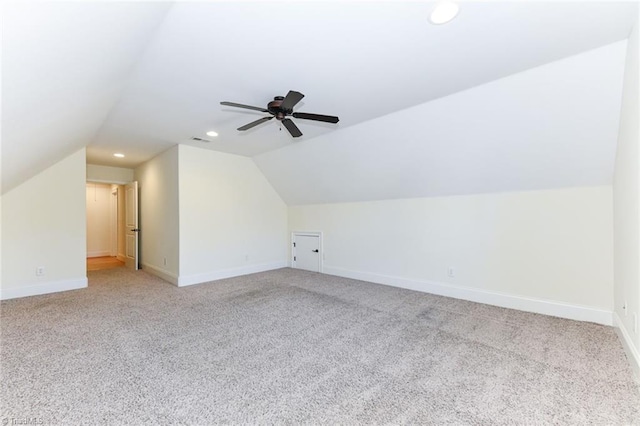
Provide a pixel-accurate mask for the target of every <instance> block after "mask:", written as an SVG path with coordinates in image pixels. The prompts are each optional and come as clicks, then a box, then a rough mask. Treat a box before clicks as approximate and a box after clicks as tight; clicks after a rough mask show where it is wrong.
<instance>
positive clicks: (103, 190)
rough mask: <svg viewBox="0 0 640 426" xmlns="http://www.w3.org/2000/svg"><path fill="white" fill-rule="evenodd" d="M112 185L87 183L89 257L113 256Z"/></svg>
mask: <svg viewBox="0 0 640 426" xmlns="http://www.w3.org/2000/svg"><path fill="white" fill-rule="evenodd" d="M111 197H112V195H111V185H108V184H103V183H87V257H98V256H110V255H111V235H112V232H113V231H114V230H112V229H111V227H112V224H111V202H112V200H111Z"/></svg>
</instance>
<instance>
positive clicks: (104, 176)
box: [87, 164, 133, 184]
mask: <svg viewBox="0 0 640 426" xmlns="http://www.w3.org/2000/svg"><path fill="white" fill-rule="evenodd" d="M87 180H88V181H89V182H104V183H119V184H125V183H129V182H131V181H132V180H133V169H128V168H125V167H110V166H99V165H96V164H87Z"/></svg>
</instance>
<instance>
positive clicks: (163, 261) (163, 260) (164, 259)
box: [162, 257, 167, 266]
mask: <svg viewBox="0 0 640 426" xmlns="http://www.w3.org/2000/svg"><path fill="white" fill-rule="evenodd" d="M162 264H163V265H164V266H167V258H166V257H163V258H162Z"/></svg>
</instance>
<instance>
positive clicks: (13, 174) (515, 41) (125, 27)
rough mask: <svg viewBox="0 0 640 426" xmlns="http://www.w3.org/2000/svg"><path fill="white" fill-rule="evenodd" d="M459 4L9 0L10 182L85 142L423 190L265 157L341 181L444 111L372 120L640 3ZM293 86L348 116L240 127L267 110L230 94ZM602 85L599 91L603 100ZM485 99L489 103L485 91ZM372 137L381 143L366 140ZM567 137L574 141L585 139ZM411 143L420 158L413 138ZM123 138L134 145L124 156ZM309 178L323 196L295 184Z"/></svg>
mask: <svg viewBox="0 0 640 426" xmlns="http://www.w3.org/2000/svg"><path fill="white" fill-rule="evenodd" d="M459 3H460V4H461V12H460V15H459V16H458V17H457V18H456V19H455V20H454V21H452V22H451V23H449V24H447V25H440V26H434V25H431V24H429V22H428V16H429V13H430V11H431V10H432V8H433V6H434V4H435V2H421V1H417V2H416V1H389V2H376V1H371V2H362V1H357V2H356V1H354V2H349V1H340V2H337V1H334V2H306V1H298V2H287V1H285V2H272V1H262V2H244V1H233V2H184V3H176V4H173V5H170V4H168V3H149V2H139V3H137V2H123V3H121V2H113V3H112V2H104V3H103V2H74V3H36V4H27V3H19V4H18V5H14V6H13V7H10V8H7V10H5V12H4V15H5V16H4V20H3V24H4V28H3V52H2V53H3V58H2V59H3V89H5V90H3V99H2V102H3V112H4V114H3V129H2V136H3V150H2V151H3V152H2V154H3V158H2V165H3V170H2V177H3V183H2V187H3V192H5V191H6V190H7V189H8V188H11V187H13V186H15V185H17V184H18V183H19V182H21V181H23V180H24V179H26V178H28V177H29V176H31V175H33V174H35V173H37V172H38V171H39V170H42V169H43V168H45V167H46V166H48V165H50V164H53V163H54V162H55V161H57V160H59V159H60V158H63V157H64V156H65V155H68V154H69V153H70V152H73V151H74V150H76V149H78V148H79V147H81V146H84V145H88V148H87V157H88V162H90V163H92V164H103V165H111V166H121V167H135V166H137V165H138V164H140V163H141V162H144V161H146V160H148V159H150V158H151V157H153V156H154V155H156V154H158V153H159V152H161V151H164V150H165V149H167V148H168V147H170V146H173V145H175V144H177V143H188V144H191V145H194V146H198V147H201V148H204V149H213V150H219V151H224V152H230V153H235V154H240V155H247V156H256V155H258V156H259V157H256V161H257V162H258V164H259V165H260V166H261V168H262V169H263V171H264V172H265V173H266V174H267V176H268V178H269V179H270V180H271V181H272V183H273V184H274V186H276V189H277V190H278V191H279V192H281V194H283V197H284V198H285V199H287V200H288V202H290V203H301V202H316V201H318V200H324V201H330V200H342V199H365V198H366V199H371V198H372V197H373V198H378V197H380V196H383V195H384V196H386V195H387V194H391V193H393V194H395V195H394V196H393V197H392V198H395V197H397V196H398V194H402V196H412V195H411V194H413V196H418V195H419V194H418V193H414V192H413V191H409V192H410V193H407V191H404V192H402V191H401V192H395V190H392V189H390V190H389V191H382V192H380V193H379V194H378V195H375V196H374V195H372V194H368V195H366V196H365V195H363V194H364V193H358V194H351V195H349V194H346V193H341V192H340V191H339V190H338V189H335V191H336V192H335V194H334V195H333V196H329V194H328V191H329V190H326V191H324V192H323V189H322V188H323V186H329V185H331V184H332V182H333V181H332V178H331V177H326V176H325V177H326V179H325V178H322V179H320V178H319V180H318V181H306V183H304V184H303V183H302V182H300V183H299V185H300V186H301V188H302V187H303V186H304V188H302V189H299V190H297V191H298V192H297V193H296V191H292V190H291V189H290V188H288V187H287V186H286V185H285V184H283V183H282V182H287V181H289V180H295V179H298V177H297V175H295V174H291V175H288V176H285V174H276V173H273V172H272V171H270V170H272V169H273V167H274V164H279V166H278V167H283V166H287V167H288V164H286V162H285V163H283V161H284V159H285V158H289V157H290V156H291V158H290V161H294V162H296V163H303V162H304V161H306V160H307V158H305V156H306V155H310V153H311V151H313V150H318V154H317V155H318V156H319V158H324V157H327V158H334V160H335V161H337V162H339V163H340V162H343V163H345V166H344V168H345V170H349V173H350V174H345V175H343V179H347V178H348V177H349V176H353V170H354V169H349V167H348V164H347V163H348V162H349V161H351V160H353V161H355V160H356V159H357V161H358V164H361V163H362V162H363V161H365V159H367V158H370V157H371V161H372V162H371V163H370V164H371V165H370V167H371V168H373V169H377V168H378V167H377V166H376V163H375V162H374V159H373V157H375V156H376V155H377V154H375V151H377V150H380V149H383V151H384V150H386V151H391V152H392V153H396V151H394V150H393V149H394V147H396V148H397V147H399V145H398V140H403V139H407V138H408V139H411V140H418V139H423V138H425V137H426V136H423V137H420V136H419V135H420V134H424V135H427V134H429V132H435V131H436V130H434V127H437V126H440V124H439V123H438V120H434V119H431V121H429V119H428V118H427V115H425V113H424V112H422V113H418V114H417V115H409V116H407V117H406V119H402V120H395V121H393V122H392V123H393V127H392V128H390V127H388V126H383V125H381V126H383V127H385V131H386V133H382V134H385V135H386V136H384V137H381V136H376V137H375V138H374V137H373V136H372V134H371V132H370V130H367V129H369V127H368V126H369V125H370V124H371V123H375V121H371V120H375V119H378V120H382V121H381V123H388V120H389V118H388V117H390V116H393V114H395V113H397V112H398V111H404V110H405V109H407V108H409V110H407V111H410V108H411V107H416V106H418V107H416V108H419V109H420V111H422V109H424V108H433V107H427V105H428V104H427V102H429V101H433V100H434V99H439V98H443V97H444V96H447V95H450V94H452V93H457V92H461V91H463V90H466V89H469V88H471V87H474V86H478V85H481V84H484V83H487V82H490V81H493V80H496V79H499V78H502V77H505V76H508V75H511V74H514V73H517V72H520V71H524V70H526V69H530V68H532V67H536V66H539V65H542V64H546V63H549V62H552V61H555V60H558V59H561V58H564V57H567V56H569V55H574V54H576V53H580V52H585V51H587V50H590V49H594V48H597V47H601V46H605V45H608V44H610V43H614V42H616V41H619V40H624V39H626V37H627V36H628V34H629V32H630V29H631V28H632V26H633V17H634V16H635V15H634V14H633V13H631V11H632V10H633V9H634V8H635V7H636V5H635V4H633V3H628V2H619V3H618V2H590V1H589V2H575V1H572V2H459ZM614 56H615V55H614ZM619 59H620V58H619V57H616V58H615V60H614V62H615V61H618V62H619ZM618 62H615V63H616V64H617V63H618ZM609 76H610V75H609V74H607V77H609ZM615 82H616V81H612V83H613V84H615ZM603 86H605V85H603ZM290 89H293V90H298V91H300V92H302V93H304V94H305V95H306V97H305V98H304V99H303V101H302V102H301V103H300V105H299V107H298V108H297V109H298V110H302V111H307V112H316V113H324V114H333V115H338V116H340V123H339V124H338V125H330V124H324V123H315V122H310V121H303V120H298V125H299V127H300V128H301V130H302V131H303V132H304V136H303V137H302V138H299V139H296V140H293V139H292V138H291V137H290V136H289V135H288V133H287V132H286V131H279V129H278V123H277V122H275V120H273V121H271V122H269V123H267V124H264V125H261V126H259V127H256V128H254V129H252V130H251V131H248V132H245V133H240V132H238V131H236V128H237V127H239V126H241V125H243V124H246V123H248V122H250V121H253V120H255V119H257V118H259V117H260V116H261V114H260V113H253V112H252V111H246V110H239V109H234V108H228V107H222V106H220V104H219V102H220V101H223V100H227V101H234V102H239V103H245V104H250V105H256V106H264V105H265V104H266V103H267V102H268V101H270V100H271V99H272V98H273V96H276V95H284V94H286V92H287V91H288V90H290ZM612 90H613V91H614V92H615V90H619V88H618V87H614V88H612ZM602 91H606V87H603V89H602ZM534 92H535V91H534ZM572 93H573V92H572ZM598 93H599V92H598ZM486 95H487V96H488V97H489V99H491V98H492V94H491V93H488V94H486ZM592 95H593V96H591V97H590V98H589V99H588V100H589V101H590V102H596V103H597V102H599V101H600V99H598V98H597V95H596V94H592ZM617 95H618V96H619V93H618V94H617ZM453 99H455V98H453ZM559 99H560V96H557V97H555V98H554V99H553V100H552V101H553V102H556V101H558V100H559ZM606 100H608V98H607V99H606ZM465 101H466V100H465ZM536 105H541V103H537V104H536ZM459 107H460V108H463V107H464V105H460V106H459ZM478 107H480V108H481V109H487V105H486V102H485V104H483V105H478ZM451 108H452V109H456V108H458V107H455V106H454V107H451ZM496 108H498V109H500V108H504V106H500V107H496ZM400 114H402V115H405V112H401V113H400ZM411 114H413V113H411ZM471 116H472V114H469V115H465V117H471ZM425 123H428V124H429V126H425ZM607 123H608V122H607ZM606 125H607V126H609V124H606ZM596 126H597V125H596ZM603 126H604V124H603ZM606 129H607V130H603V129H599V131H600V132H601V133H602V132H605V133H606V132H608V129H609V127H607V128H606ZM207 130H216V131H217V132H218V133H219V134H220V136H219V137H218V138H216V139H215V140H213V141H212V142H211V143H208V144H204V143H195V142H188V138H189V137H190V136H197V137H204V138H206V136H205V132H206V131H207ZM448 130H449V129H446V128H445V127H442V128H441V129H440V130H439V132H447V131H448ZM359 131H364V132H365V134H367V135H368V136H367V137H362V135H361V134H360V133H357V132H359ZM346 139H349V140H350V141H354V142H349V143H353V144H355V145H353V146H356V145H358V146H359V148H358V150H359V151H358V152H357V153H356V152H355V151H354V152H353V153H351V154H349V155H347V154H346V153H344V152H343V151H342V148H341V147H339V146H336V144H338V145H339V143H338V142H336V141H343V140H346ZM365 139H367V140H372V139H375V141H374V142H373V144H371V145H367V144H366V143H364V142H363V141H364V140H365ZM560 139H562V141H564V140H565V139H564V138H560ZM476 143H477V145H476V147H477V149H478V151H479V152H490V150H491V149H493V148H494V146H493V145H492V143H491V142H490V141H487V140H485V139H478V140H477V141H476ZM558 143H559V144H560V148H559V149H561V150H563V152H565V151H568V150H570V149H574V148H575V146H574V145H566V146H565V145H562V144H563V143H564V142H558ZM607 143H608V142H607ZM311 144H318V146H317V147H316V148H313V149H311V148H309V146H311ZM414 145H415V143H414ZM400 147H401V149H406V150H407V151H406V152H405V154H404V155H405V156H407V157H409V158H413V157H414V155H413V153H414V152H413V151H412V149H411V147H410V146H409V145H406V144H405V145H404V146H403V145H400ZM483 147H484V148H485V150H484V151H482V149H483ZM309 149H311V151H306V150H309ZM420 149H423V148H422V147H421V148H420ZM441 149H449V150H451V151H450V154H449V155H447V156H445V157H446V158H456V153H455V149H456V145H455V144H453V145H449V146H448V147H447V146H446V145H441ZM274 150H278V151H274ZM116 151H122V152H124V153H125V154H126V155H127V157H126V158H125V159H122V160H118V159H115V158H113V157H112V154H113V153H114V152H116ZM271 151H273V154H274V156H269V153H270V152H271ZM523 152H526V150H525V151H523ZM294 153H297V154H295V155H294ZM261 154H264V155H261ZM341 155H346V156H345V157H343V158H341V157H340V156H341ZM394 155H397V154H394ZM487 155H488V154H487ZM514 155H515V154H514ZM352 156H355V157H357V158H352ZM608 158H609V157H607V156H605V157H604V159H603V161H605V160H606V159H608ZM516 160H518V161H520V162H526V161H527V160H526V159H525V158H524V157H523V158H519V159H516ZM451 161H454V160H451ZM455 161H457V160H455ZM606 161H608V160H606ZM460 164H461V163H455V162H454V163H452V164H451V167H453V168H455V167H459V165H460ZM354 167H356V168H357V167H363V166H354ZM386 167H388V169H387V173H388V174H389V175H390V176H395V175H397V174H398V171H399V169H397V168H395V167H401V168H402V169H404V165H403V164H400V163H398V165H396V166H394V167H392V166H391V165H390V164H388V165H387V166H386ZM440 167H443V168H446V165H445V164H441V165H440ZM532 167H533V166H532ZM312 173H321V172H320V171H317V170H314V171H312ZM393 179H396V178H393ZM407 179H408V178H407ZM339 180H340V179H339ZM308 185H310V186H308ZM514 186H516V185H515V184H514ZM486 187H487V188H489V187H490V185H488V184H487V186H486ZM305 188H306V189H305ZM469 190H470V191H475V190H476V188H475V187H473V188H470V189H469ZM304 191H306V192H309V193H316V194H317V195H316V196H314V197H307V196H300V193H302V192H304ZM296 194H297V195H296ZM354 195H355V198H354Z"/></svg>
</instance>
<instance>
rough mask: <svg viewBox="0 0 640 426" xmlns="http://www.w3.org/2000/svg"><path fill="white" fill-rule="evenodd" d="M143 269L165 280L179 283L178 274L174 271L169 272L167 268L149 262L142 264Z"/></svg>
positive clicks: (175, 283)
mask: <svg viewBox="0 0 640 426" xmlns="http://www.w3.org/2000/svg"><path fill="white" fill-rule="evenodd" d="M140 266H141V267H142V270H144V271H146V272H148V273H150V274H152V275H155V276H156V277H159V278H162V279H163V280H165V281H168V282H170V283H171V284H173V285H176V286H177V285H178V276H177V275H176V274H174V273H173V272H169V271H167V270H165V269H162V268H159V267H157V266H152V265H149V264H147V263H142V264H140Z"/></svg>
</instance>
